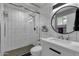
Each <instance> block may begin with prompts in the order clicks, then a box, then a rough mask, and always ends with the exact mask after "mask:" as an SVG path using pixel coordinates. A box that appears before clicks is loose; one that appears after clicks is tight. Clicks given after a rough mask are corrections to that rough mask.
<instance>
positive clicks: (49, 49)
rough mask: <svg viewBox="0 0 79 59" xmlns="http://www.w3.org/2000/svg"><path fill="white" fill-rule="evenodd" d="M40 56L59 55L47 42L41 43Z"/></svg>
mask: <svg viewBox="0 0 79 59" xmlns="http://www.w3.org/2000/svg"><path fill="white" fill-rule="evenodd" d="M42 48H43V49H42V56H59V55H60V54H59V53H57V51H56V50H55V49H54V48H52V47H51V45H50V44H49V43H47V42H43V44H42Z"/></svg>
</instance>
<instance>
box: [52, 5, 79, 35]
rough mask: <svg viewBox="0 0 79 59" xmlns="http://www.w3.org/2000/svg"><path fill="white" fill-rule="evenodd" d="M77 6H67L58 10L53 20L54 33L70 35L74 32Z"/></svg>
mask: <svg viewBox="0 0 79 59" xmlns="http://www.w3.org/2000/svg"><path fill="white" fill-rule="evenodd" d="M77 9H78V8H77V7H76V6H65V7H62V8H60V9H59V10H57V11H56V12H55V13H54V14H53V16H52V18H51V26H52V28H53V30H54V31H56V32H57V33H60V34H69V33H72V32H74V29H73V28H74V22H75V17H76V16H75V15H76V10H77Z"/></svg>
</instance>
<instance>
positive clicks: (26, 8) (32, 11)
mask: <svg viewBox="0 0 79 59" xmlns="http://www.w3.org/2000/svg"><path fill="white" fill-rule="evenodd" d="M9 4H11V5H14V6H16V7H23V8H24V9H26V10H28V11H31V12H33V13H37V14H40V13H39V12H35V11H33V10H30V9H28V8H26V7H24V6H18V5H15V4H13V3H9Z"/></svg>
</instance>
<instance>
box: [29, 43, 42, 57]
mask: <svg viewBox="0 0 79 59" xmlns="http://www.w3.org/2000/svg"><path fill="white" fill-rule="evenodd" d="M41 51H42V46H41V45H39V43H38V44H37V45H35V46H34V47H33V48H31V50H30V52H31V54H32V56H41Z"/></svg>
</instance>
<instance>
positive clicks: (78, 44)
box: [70, 42, 79, 46]
mask: <svg viewBox="0 0 79 59" xmlns="http://www.w3.org/2000/svg"><path fill="white" fill-rule="evenodd" d="M70 45H72V46H79V42H71V44H70Z"/></svg>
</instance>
